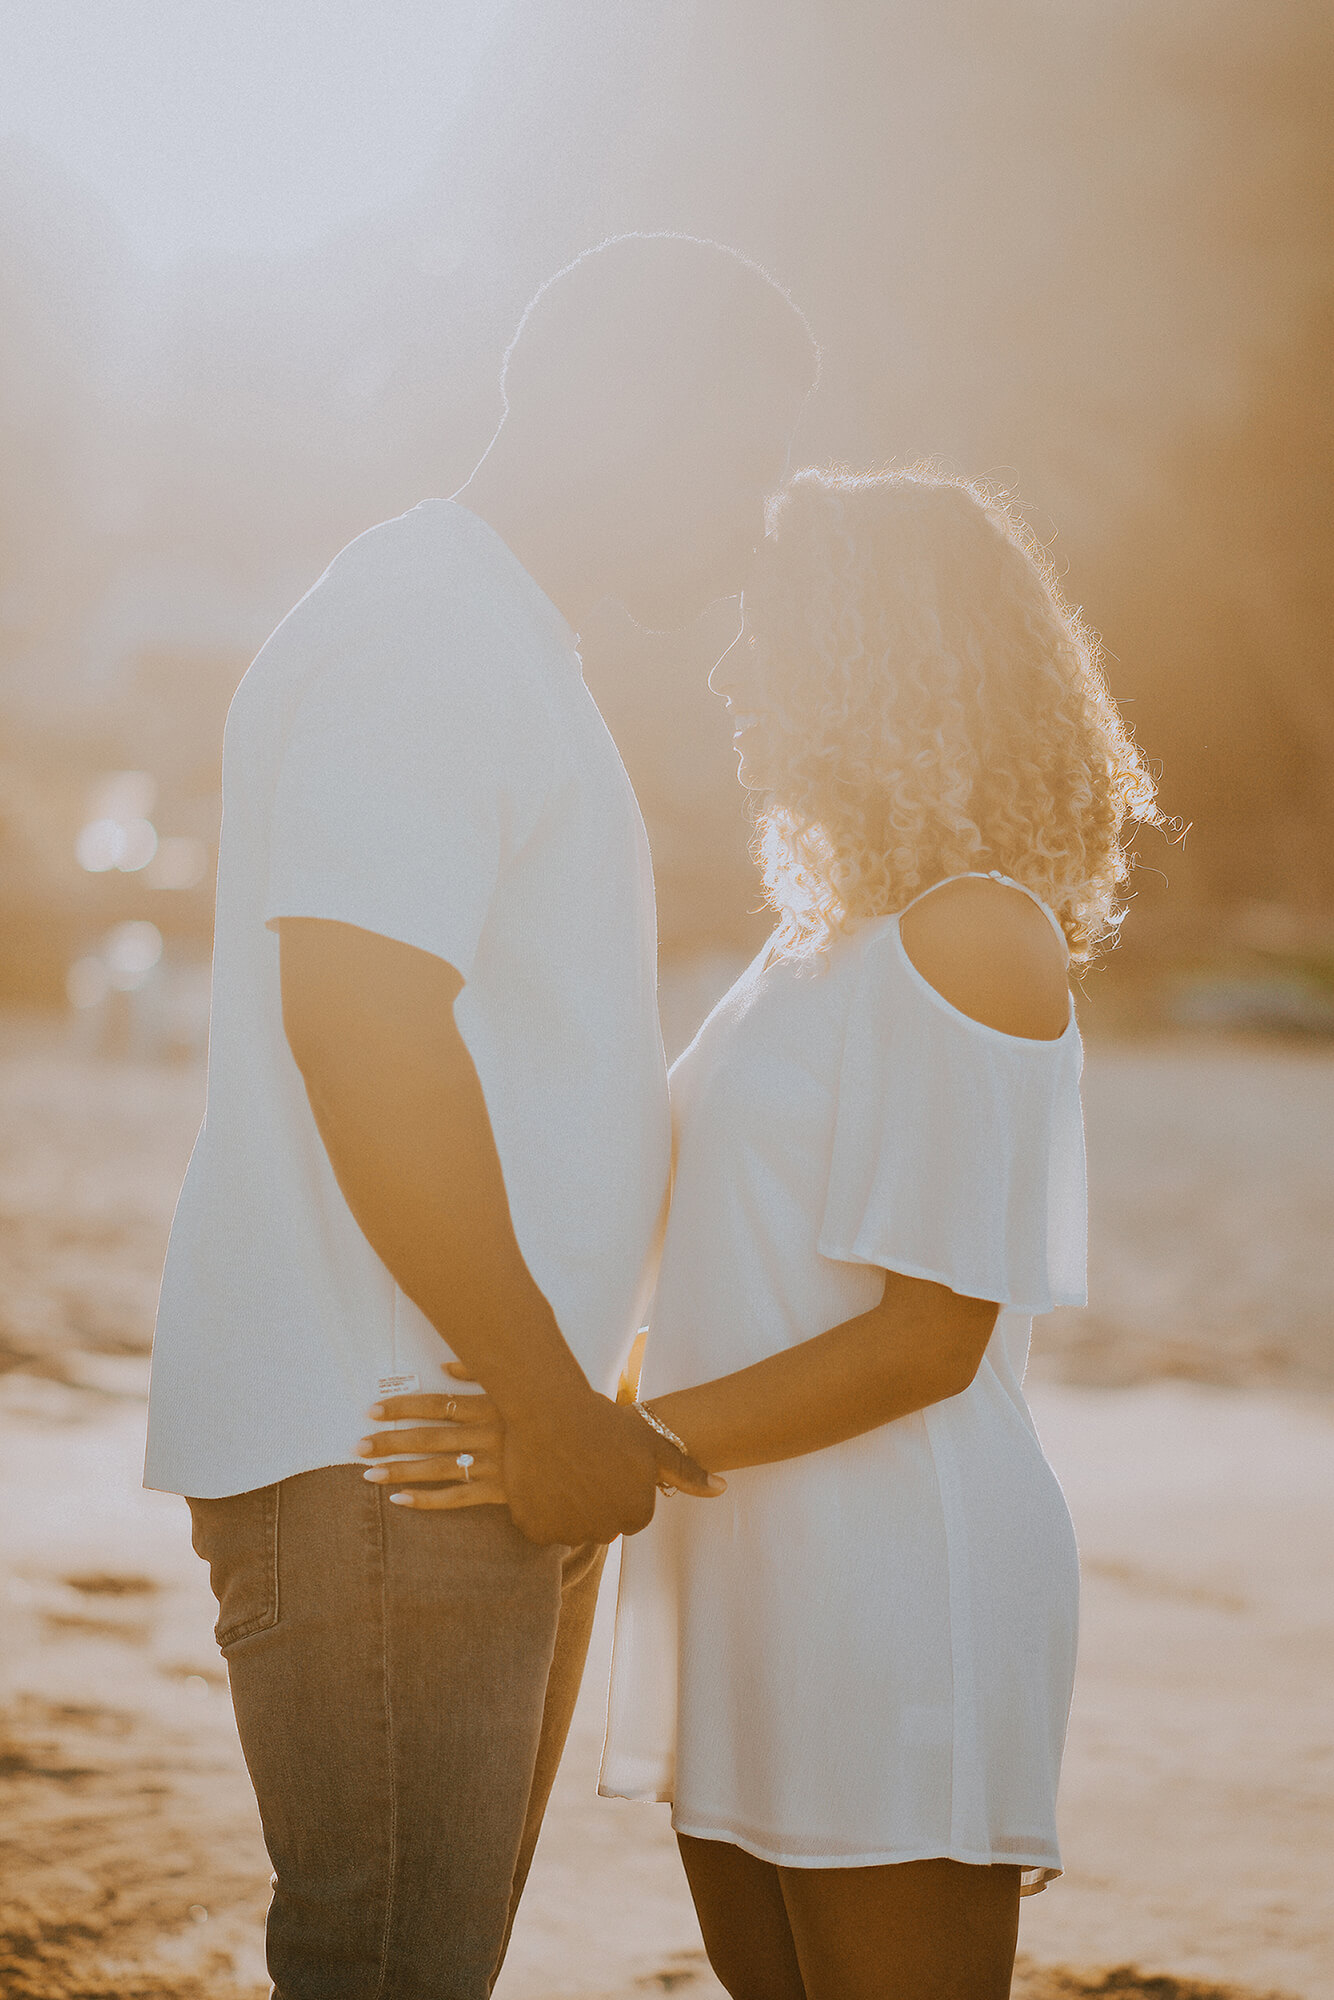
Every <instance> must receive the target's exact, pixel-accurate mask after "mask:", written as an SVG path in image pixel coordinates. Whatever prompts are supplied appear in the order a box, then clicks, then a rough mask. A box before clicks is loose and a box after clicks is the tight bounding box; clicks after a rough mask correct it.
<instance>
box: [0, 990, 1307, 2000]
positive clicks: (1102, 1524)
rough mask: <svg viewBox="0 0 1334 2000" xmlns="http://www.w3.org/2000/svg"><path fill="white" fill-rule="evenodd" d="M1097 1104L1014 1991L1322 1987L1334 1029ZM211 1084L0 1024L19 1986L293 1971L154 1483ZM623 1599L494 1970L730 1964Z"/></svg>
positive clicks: (1105, 1081)
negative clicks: (1050, 1787) (647, 1728)
mask: <svg viewBox="0 0 1334 2000" xmlns="http://www.w3.org/2000/svg"><path fill="white" fill-rule="evenodd" d="M682 1004H683V1005H684V1004H685V1003H684V1002H683V1003H682ZM1088 1104H1089V1126H1090V1148H1091V1167H1092V1179H1093V1184H1094V1193H1095V1214H1096V1216H1097V1228H1096V1233H1095V1243H1094V1256H1093V1266H1094V1305H1093V1307H1092V1309H1091V1311H1090V1313H1089V1314H1088V1315H1086V1316H1084V1317H1083V1319H1082V1320H1081V1318H1080V1317H1079V1316H1074V1315H1072V1316H1068V1318H1067V1317H1066V1316H1053V1319H1052V1321H1050V1322H1048V1323H1047V1325H1046V1326H1045V1327H1044V1328H1043V1329H1042V1336H1043V1337H1042V1340H1041V1343H1040V1348H1039V1352H1038V1353H1037V1355H1036V1358H1035V1367H1034V1375H1035V1378H1036V1379H1035V1380H1034V1383H1033V1385H1032V1399H1033V1404H1034V1409H1035V1413H1036V1416H1037V1419H1038V1422H1039V1425H1040V1427H1041V1429H1042V1432H1043V1435H1044V1438H1045V1440H1046V1442H1047V1446H1048V1449H1049V1452H1050V1455H1051V1457H1052V1460H1053V1463H1054V1464H1055V1466H1056V1468H1057V1470H1058V1472H1059V1474H1060V1476H1061V1478H1062V1481H1063V1483H1064V1485H1065V1488H1066V1491H1067V1494H1068V1496H1069V1499H1070V1503H1071V1508H1072V1511H1073V1513H1074V1516H1075V1521H1076V1526H1077V1528H1078V1531H1079V1537H1080V1543H1081V1548H1082V1551H1083V1559H1084V1569H1085V1579H1086V1597H1085V1613H1084V1631H1083V1648H1082V1658H1081V1671H1080V1677H1079V1686H1078V1692H1077V1697H1076V1708H1075V1714H1074V1718H1073V1721H1072V1726H1071V1737H1070V1748H1069V1755H1068V1761H1067V1767H1066V1777H1065V1783H1064V1789H1063V1811H1062V1823H1063V1838H1064V1844H1065V1851H1066V1862H1067V1874H1066V1877H1065V1879H1064V1880H1063V1881H1062V1882H1061V1883H1059V1884H1057V1885H1055V1886H1054V1887H1053V1888H1052V1889H1050V1890H1048V1892H1047V1893H1046V1894H1045V1895H1043V1896H1039V1897H1036V1898H1032V1899H1030V1900H1029V1901H1028V1902H1027V1903H1026V1904H1025V1907H1024V1920H1023V1931H1022V1937H1021V1949H1022V1951H1023V1953H1024V1954H1025V1962H1024V1965H1023V1966H1022V1968H1021V1972H1020V1975H1019V1977H1018V1979H1017V1981H1016V1989H1015V1990H1016V1994H1018V1995H1020V1996H1022V2000H1057V1996H1058V1995H1059V1996H1064V1995H1076V1994H1091V1993H1105V1994H1111V1993H1117V1994H1120V1995H1123V1996H1130V1995H1137V1996H1138V1995H1142V1996H1144V2000H1148V1996H1149V1995H1153V1996H1154V2000H1204V1996H1206V1995H1210V1996H1212V1995H1216V1994H1220V1993H1222V1992H1224V1991H1226V1992H1227V1993H1228V1994H1229V1995H1231V1994H1242V1993H1244V1994H1246V1995H1248V1996H1253V1995H1257V1994H1270V1993H1276V1994H1283V1995H1290V1996H1297V1997H1298V2000H1325V1996H1327V1995H1329V1994H1331V1993H1334V1922H1332V1921H1331V1918H1332V1917H1334V1911H1331V1907H1330V1906H1331V1901H1332V1900H1334V1896H1332V1893H1331V1886H1332V1885H1334V1804H1332V1803H1331V1795H1332V1791H1334V1787H1331V1778H1334V1716H1332V1715H1331V1711H1330V1705H1329V1700H1328V1689H1329V1686H1330V1683H1331V1668H1332V1667H1334V1589H1332V1588H1331V1576H1330V1571H1331V1567H1332V1566H1334V1565H1332V1564H1331V1555H1330V1546H1329V1544H1330V1537H1329V1532H1328V1522H1329V1519H1330V1511H1331V1505H1332V1504H1334V1398H1331V1395H1330V1392H1329V1384H1330V1381H1331V1372H1332V1371H1331V1365H1330V1363H1331V1349H1332V1348H1334V1336H1332V1335H1331V1330H1330V1324H1329V1300H1330V1297H1331V1295H1332V1292H1334V1287H1331V1282H1330V1280H1331V1276H1334V1269H1332V1266H1334V1162H1332V1161H1331V1157H1330V1154H1331V1145H1330V1138H1329V1135H1330V1133H1331V1132H1334V1059H1332V1058H1331V1053H1330V1052H1329V1051H1328V1049H1321V1048H1318V1047H1313V1048H1309V1049H1300V1048H1296V1047H1279V1048H1266V1047H1262V1046H1259V1045H1246V1044H1211V1043H1207V1042H1199V1043H1194V1044H1192V1043H1190V1042H1178V1043H1175V1044H1161V1045H1151V1046H1139V1047H1136V1046H1133V1045H1123V1046H1112V1047H1107V1048H1101V1049H1100V1048H1098V1047H1096V1046H1095V1047H1094V1048H1093V1050H1092V1051H1091V1054H1090V1061H1089V1074H1088ZM198 1108H199V1080H198V1078H197V1076H195V1075H194V1074H193V1073H191V1072H188V1071H174V1070H169V1069H157V1068H149V1067H139V1068H135V1067H131V1066H128V1065H124V1064H112V1063H98V1062H93V1061H90V1060H89V1059H87V1058H83V1057H75V1056H73V1055H72V1054H71V1053H70V1052H69V1050H68V1049H67V1048H66V1047H65V1046H63V1044H62V1043H61V1041H60V1039H59V1038H58V1037H57V1036H55V1035H54V1034H53V1033H52V1031H50V1030H49V1029H43V1028H40V1027H35V1026H32V1025H25V1024H22V1023H8V1024H3V1026H0V1361H3V1362H4V1363H5V1364H6V1365H7V1372H6V1373H4V1374H3V1375H2V1376H0V1798H2V1799H3V1820H2V1821H0V1994H3V1995H4V1996H5V2000H11V1996H12V2000H205V1996H209V2000H213V1996H216V2000H227V1997H228V1996H234V1995H244V1996H246V2000H254V1996H257V1995H259V1994H261V1993H263V1992H264V1991H266V1987H265V1984H264V1980H263V1964H262V1947H261V1942H260V1925H261V1919H262V1910H263V1906H264V1901H265V1891H266V1883H267V1866H266V1861H265V1857H264V1854H263V1849H262V1846H261V1843H260V1840H259V1835H258V1827H257V1823H256V1818H255V1813H254V1807H253V1802H252V1800H251V1797H250V1793H249V1788H248V1785H247V1782H246V1778H245V1773H244V1769H243V1767H242V1765H241V1761H240V1755H239V1751H238V1748H237V1745H236V1740H235V1735H234V1731H233V1728H232V1723H231V1716H230V1710H229V1707H228V1703H227V1697H226V1688H225V1677H224V1674H223V1671H222V1668H221V1663H220V1662H219V1660H218V1656H217V1654H216V1652H215V1650H214V1648H213V1644H212V1638H211V1622H212V1601H211V1599H210V1597H209V1594H208V1589H207V1583H206V1579H205V1576H204V1573H203V1571H202V1567H201V1566H200V1565H198V1564H197V1563H196V1562H195V1560H194V1558H193V1556H192V1555H191V1553H190V1549H189V1539H188V1525H187V1516H186V1513H185V1509H184V1506H183V1503H181V1502H180V1501H177V1500H174V1499H172V1498H170V1497H166V1496H162V1495H156V1494H145V1493H144V1492H143V1491H142V1490H141V1488H140V1486H139V1468H140V1459H141V1451H142V1436H143V1389H144V1382H145V1376H146V1368H145V1362H144V1359H143V1348H144V1346H145V1342H146V1334H147V1326H148V1321H149V1317H150V1315H151V1303H152V1293H153V1287H154V1284H155V1280H156V1269H157V1264H158V1260H159V1259H160V1255H161V1246H162V1241H163V1238H164V1233H165V1226H166V1220H167V1217H168V1216H169V1213H170V1206H171V1201H172V1199H173V1197H174V1192H175V1187H176V1184H177V1182H178V1179H179V1174H180V1171H181V1167H182V1165H183V1161H184V1156H185V1153H186V1151H187V1150H188V1146H189V1142H190V1138H191V1136H192V1133H193V1129H194V1124H195V1121H196V1118H197V1116H198ZM609 1610H610V1596H609V1595H608V1596H607V1597H605V1598H604V1602H603V1608H602V1616H601V1619H600V1630H599V1635H598V1639H597V1641H596V1642H595V1649H594V1658H593V1662H592V1665H591V1668H590V1673H589V1676H588V1680H587V1682H586V1686H585V1694H584V1698H583V1701H582V1703H581V1707H580V1712H579V1715H578V1718H577V1721H576V1727H575V1732H574V1736H573V1739H572V1742H571V1747H570V1751H569V1754H568V1756H567V1760H566V1765H565V1768H564V1770H563V1772H562V1774H561V1778H560V1781H559V1786H558V1790H557V1795H556V1799H555V1801H554V1804H553V1807H552V1811H551V1814H550V1817H549V1819H548V1823H547V1829H546V1832H545V1834H544V1836H543V1842H542V1846H541V1848H540V1849H539V1854H538V1860H537V1864H536V1866H535V1869H534V1874H533V1877H532V1881H531V1884H530V1888H529V1893H528V1897H527V1899H526V1902H525V1906H524V1910H523V1913H522V1915H521V1919H520V1924H519V1928H518V1931H517V1933H516V1937H515V1941H514V1946H513V1950H512V1954H511V1958H510V1961H509V1964H508V1965H507V1967H506V1970H505V1973H504V1974H503V1977H502V1980H501V1983H500V1985H499V1987H498V1988H497V2000H561V1996H570V2000H574V1996H580V2000H631V1996H643V1995H645V1994H649V1993H653V1992H669V1991H679V1992H681V1993H682V1994H684V1995H689V1996H696V1995H698V1996H699V2000H706V1996H709V1995H715V1994H717V1993H718V1992H719V1991H720V1989H719V1988H718V1987H717V1985H716V1983H715V1982H714V1981H713V1980H712V1978H711V1975H710V1974H709V1973H708V1969H707V1967H706V1965H705V1964H704V1960H703V1957H702V1953H701V1951H700V1945H699V1938H698V1932H697V1931H696V1929H695V1925H694V1919H693V1915H692V1913H691V1910H690V1906H689V1901H688V1898H687V1897H686V1895H685V1892H684V1888H683V1885H682V1881H681V1878H680V1874H679V1869H678V1866H677V1863H676V1859H675V1853H674V1849H673V1845H672V1842H671V1837H670V1832H669V1829H668V1827H667V1823H666V1818H667V1816H666V1813H665V1811H663V1810H662V1809H655V1808H651V1807H637V1806H632V1805H627V1804H620V1803H616V1802H611V1801H606V1800H598V1799H597V1798H596V1797H595V1796H594V1776H595V1770H596V1762H597V1753H598V1748H599V1745H600V1730H601V1717H600V1707H601V1690H602V1685H603V1682H604V1678H605V1662H606V1651H607V1643H608V1637H609V1634H608V1616H607V1614H608V1612H609ZM1131 1964H1133V1965H1135V1966H1137V1967H1138V1968H1139V1969H1140V1975H1141V1976H1140V1977H1137V1978H1132V1977H1131V1976H1130V1975H1129V1974H1128V1973H1124V1974H1120V1975H1117V1974H1115V1973H1113V1972H1112V1970H1111V1969H1112V1968H1116V1967H1125V1966H1128V1965H1131ZM1058 1968H1064V1970H1058Z"/></svg>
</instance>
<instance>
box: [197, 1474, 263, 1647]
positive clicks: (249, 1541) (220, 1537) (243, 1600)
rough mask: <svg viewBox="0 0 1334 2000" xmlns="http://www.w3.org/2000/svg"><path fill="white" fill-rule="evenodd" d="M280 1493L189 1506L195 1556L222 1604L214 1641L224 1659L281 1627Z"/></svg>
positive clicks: (243, 1495) (259, 1493) (235, 1496)
mask: <svg viewBox="0 0 1334 2000" xmlns="http://www.w3.org/2000/svg"><path fill="white" fill-rule="evenodd" d="M279 1490H280V1489H279V1488H278V1487H277V1486H258V1487H256V1488H255V1490H254V1491H253V1492H251V1493H232V1494H229V1495H228V1496H227V1497H226V1499H223V1500H191V1501H190V1503H189V1504H190V1517H191V1521H192V1523H193V1531H192V1534H191V1540H192V1541H193V1543H194V1548H195V1554H196V1555H199V1556H202V1557H203V1559H204V1561H205V1562H206V1563H207V1564H208V1580H209V1582H210V1583H211V1584H212V1586H213V1595H214V1596H215V1597H216V1598H217V1600H218V1622H217V1624H216V1625H215V1626H214V1628H213V1636H214V1638H215V1639H216V1640H217V1642H218V1645H219V1647H220V1648H221V1650H222V1652H223V1653H226V1651H227V1649H228V1647H230V1646H235V1645H237V1644H239V1642H240V1641H241V1640H242V1639H249V1638H251V1637H252V1636H253V1635H254V1634H255V1633H256V1632H266V1631H268V1630H269V1628H270V1627H271V1626H273V1625H276V1624H277V1623H278V1494H279Z"/></svg>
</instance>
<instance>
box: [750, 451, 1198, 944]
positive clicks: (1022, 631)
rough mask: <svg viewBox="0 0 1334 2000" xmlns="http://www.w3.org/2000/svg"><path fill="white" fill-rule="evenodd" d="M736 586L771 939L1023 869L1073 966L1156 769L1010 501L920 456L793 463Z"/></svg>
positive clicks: (1107, 918) (1108, 917)
mask: <svg viewBox="0 0 1334 2000" xmlns="http://www.w3.org/2000/svg"><path fill="white" fill-rule="evenodd" d="M768 526H769V534H768V537H767V538H766V541H765V545H764V552H763V555H762V558H761V562H760V566H759V569H758V572H757V577H756V581H755V583H754V584H753V585H752V586H751V587H750V588H748V589H747V592H746V600H745V626H746V632H745V636H746V639H747V641H748V643H749V645H750V646H751V649H752V658H753V672H754V676H755V680H756V682H757V684H758V692H759V698H760V700H761V701H762V703H763V707H764V715H763V718H762V730H763V743H764V748H763V772H762V777H761V779H760V780H759V789H760V799H759V808H758V814H757V820H756V840H755V849H756V859H757V861H758V862H759V865H760V868H761V871H762V874H763V877H764V887H765V894H766V898H767V900H768V901H769V903H770V904H771V905H772V906H773V908H774V910H775V911H776V912H777V914H778V917H779V920H780V922H779V937H778V948H779V949H780V950H781V951H782V952H784V953H785V954H787V955H789V956H796V955H801V954H806V953H813V952H818V951H820V950H822V949H823V948H824V947H825V946H826V945H827V944H828V943H829V942H830V941H831V940H832V938H833V937H834V936H835V935H837V934H838V933H839V932H840V931H842V930H843V929H844V928H845V927H846V925H847V924H848V923H849V921H850V920H856V919H858V918H864V917H875V916H884V915H888V914H890V913H891V912H893V911H895V910H899V909H902V908H903V906H904V904H906V903H907V902H909V901H910V900H911V899H912V897H913V896H914V895H916V894H917V892H918V891H919V890H921V889H925V888H929V887H930V886H931V885H932V884H933V883H935V882H938V881H941V880H943V879H944V878H945V877H946V876H950V875H957V874H961V873H964V872H967V871H968V870H982V871H987V870H993V869H994V870H998V871H999V872H1001V873H1003V874H1006V875H1011V876H1013V877H1014V878H1015V879H1016V880H1017V881H1020V882H1022V883H1024V884H1025V885H1026V886H1027V887H1028V888H1030V889H1032V890H1034V891H1035V892H1036V893H1037V894H1038V895H1039V896H1041V897H1042V899H1043V900H1044V902H1046V903H1048V904H1050V906H1051V907H1052V909H1053V910H1054V911H1055V912H1056V915H1057V916H1058V918H1059V919H1060V922H1061V926H1062V928H1063V930H1064V932H1065V935H1066V939H1067V941H1068V943H1069V946H1070V953H1071V957H1072V959H1073V961H1074V962H1075V963H1076V964H1084V963H1086V962H1087V961H1088V959H1089V958H1090V957H1091V956H1092V954H1093V952H1094V950H1095V949H1096V947H1097V945H1098V944H1099V943H1100V942H1101V941H1102V940H1104V939H1106V938H1107V937H1108V936H1110V935H1111V934H1112V933H1113V932H1114V931H1115V929H1116V926H1117V924H1118V923H1119V922H1120V921H1121V918H1122V917H1123V916H1124V914H1125V912H1124V909H1118V908H1117V906H1116V896H1117V890H1118V888H1119V887H1120V885H1121V884H1122V883H1123V882H1124V881H1125V880H1126V878H1127V875H1128V873H1129V858H1128V855H1127V852H1126V848H1125V846H1124V844H1123V842H1122V837H1121V836H1122V830H1123V827H1124V824H1125V821H1126V819H1127V817H1129V818H1131V819H1133V820H1136V821H1141V822H1149V823H1152V824H1158V823H1160V822H1161V815H1160V814H1159V812H1158V811H1157V808H1156V805H1155V801H1154V783H1153V779H1152V778H1151V776H1150V774H1149V770H1148V767H1147V765H1146V763H1145V761H1144V758H1143V756H1142V755H1141V753H1140V751H1139V750H1138V749H1137V748H1136V746H1135V744H1134V743H1133V742H1132V741H1131V738H1130V735H1129V732H1128V731H1127V729H1126V727H1125V724H1124V723H1123V722H1122V720H1121V717H1120V715H1119V714H1118V712H1117V709H1116V705H1115V703H1114V702H1113V700H1112V698H1111V696H1110V694H1109V693H1108V691H1107V685H1106V682H1105V681H1104V679H1103V675H1102V669H1101V666H1100V663H1099V652H1098V644H1097V640H1096V638H1095V637H1094V635H1093V634H1092V633H1091V632H1090V631H1089V629H1088V627H1087V626H1086V625H1085V624H1084V623H1083V620H1082V619H1081V617H1080V615H1079V613H1078V612H1076V611H1074V610H1072V609H1071V608H1070V607H1069V606H1068V605H1067V604H1066V603H1065V601H1064V599H1063V597H1062V595H1061V591H1060V588H1059V586H1058V584H1057V580H1056V577H1055V574H1054V572H1053V570H1052V566H1051V564H1050V562H1049V561H1048V560H1047V557H1046V555H1045V552H1044V551H1043V550H1042V548H1041V547H1040V545H1039V544H1038V542H1037V540H1036V538H1035V537H1034V536H1033V535H1032V534H1031V533H1030V531H1029V530H1028V528H1027V527H1025V525H1024V523H1023V522H1022V521H1021V520H1020V519H1019V518H1018V516H1017V515H1016V514H1015V513H1014V512H1013V511H1012V509H1011V508H1010V506H1009V505H1008V504H1007V502H1006V501H1005V500H1004V499H1003V498H1001V497H999V496H998V495H996V494H994V493H991V492H989V491H988V490H987V489H986V488H985V487H983V486H982V485H980V484H978V483H977V482H975V481H972V480H967V479H957V478H951V477H949V476H947V475H945V474H943V473H941V472H940V471H938V470H937V469H935V468H934V467H933V466H930V465H917V466H914V467H912V468H910V469H908V470H905V471H890V472H883V473H874V474H864V475H854V474H851V473H847V472H841V471H830V470H808V471H803V472H799V473H797V474H796V475H795V476H794V477H793V478H791V479H790V480H789V481H788V482H787V484H786V485H785V486H784V487H783V489H782V491H781V492H780V493H779V494H778V495H777V496H776V498H775V499H774V500H773V501H772V502H771V503H770V509H769V523H768Z"/></svg>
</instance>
